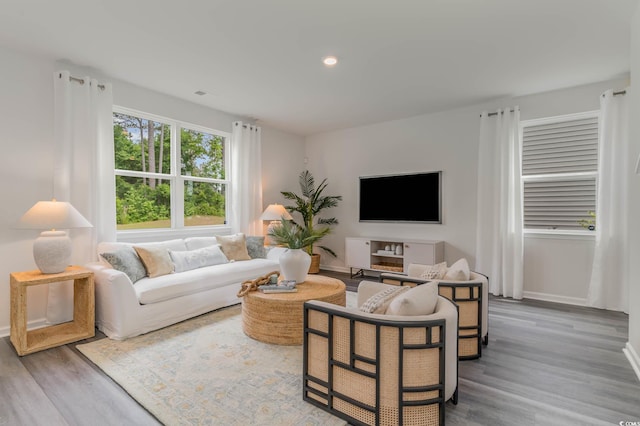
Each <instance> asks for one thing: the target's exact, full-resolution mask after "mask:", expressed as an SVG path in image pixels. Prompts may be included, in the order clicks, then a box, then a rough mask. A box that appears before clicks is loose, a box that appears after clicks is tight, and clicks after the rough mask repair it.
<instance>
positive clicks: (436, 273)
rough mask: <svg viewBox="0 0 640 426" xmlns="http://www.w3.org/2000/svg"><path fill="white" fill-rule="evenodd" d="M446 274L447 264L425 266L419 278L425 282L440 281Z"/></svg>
mask: <svg viewBox="0 0 640 426" xmlns="http://www.w3.org/2000/svg"><path fill="white" fill-rule="evenodd" d="M446 273H447V262H441V263H437V264H435V265H427V267H426V268H424V270H423V271H422V273H421V274H420V278H422V279H425V280H441V279H442V278H444V276H445V275H446Z"/></svg>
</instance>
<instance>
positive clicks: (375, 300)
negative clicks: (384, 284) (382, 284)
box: [359, 286, 410, 314]
mask: <svg viewBox="0 0 640 426" xmlns="http://www.w3.org/2000/svg"><path fill="white" fill-rule="evenodd" d="M409 289H410V287H400V286H399V287H389V288H387V289H385V290H382V291H380V292H378V293H376V294H374V295H373V296H371V297H370V298H368V299H367V300H366V301H365V302H364V303H363V304H362V305H360V308H359V309H360V310H361V311H362V312H366V313H368V314H384V313H385V312H386V310H387V307H388V306H389V303H391V301H392V300H394V298H395V297H397V296H398V295H399V294H402V293H405V292H407V291H408V290H409Z"/></svg>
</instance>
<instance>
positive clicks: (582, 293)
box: [306, 76, 628, 304]
mask: <svg viewBox="0 0 640 426" xmlns="http://www.w3.org/2000/svg"><path fill="white" fill-rule="evenodd" d="M627 85H628V77H627V76H623V77H622V78H619V79H615V80H611V81H607V82H600V83H595V84H591V85H587V86H580V87H575V88H570V89H565V90H558V91H553V92H548V93H541V94H535V95H529V96H521V97H518V98H505V99H502V100H499V101H495V102H491V103H486V104H482V105H475V106H470V107H466V108H461V109H456V110H452V111H445V112H440V113H435V114H427V115H422V116H417V117H412V118H406V119H402V120H395V121H389V122H384V123H378V124H374V125H369V126H362V127H357V128H351V129H345V130H340V131H335V132H329V133H322V134H316V135H312V136H309V137H307V138H306V150H307V154H306V155H307V157H308V159H309V170H311V171H312V172H313V173H314V175H315V176H316V178H324V177H327V178H328V179H329V187H328V191H329V192H330V193H331V194H332V195H342V196H343V198H344V200H343V202H342V203H341V204H340V205H339V206H338V207H337V208H336V209H334V211H333V212H331V213H332V215H335V216H336V217H337V218H338V219H339V221H340V225H339V226H337V227H335V229H334V232H333V233H332V234H331V235H330V236H329V237H328V238H327V239H326V241H325V242H326V245H328V246H329V247H331V248H332V249H334V251H336V253H337V254H338V258H337V259H334V258H331V257H330V256H328V255H323V256H322V265H323V267H325V268H328V269H336V270H344V271H347V270H348V269H347V266H348V265H345V263H344V259H345V255H344V239H345V238H346V237H350V236H364V237H389V238H394V239H402V238H413V239H427V240H434V239H436V240H443V241H445V243H446V244H445V259H446V261H447V262H448V263H452V262H454V261H456V260H457V259H458V258H460V257H462V256H464V257H466V258H467V259H468V260H469V262H470V264H471V265H474V264H475V239H476V226H477V224H476V201H477V200H476V192H477V191H476V176H477V158H478V130H479V115H480V112H481V111H483V110H485V109H486V110H489V111H490V110H493V109H495V108H497V107H507V106H514V105H518V106H520V110H521V119H522V120H528V119H534V118H541V117H549V116H556V115H564V114H571V113H577V112H584V111H591V110H596V109H598V108H599V96H600V94H601V93H602V92H604V91H605V90H607V89H610V88H614V89H621V88H624V87H626V86H627ZM430 170H442V171H443V223H442V224H441V225H434V224H391V223H390V224H371V223H359V222H358V199H357V195H358V188H357V184H358V177H359V176H363V175H378V174H389V173H405V172H416V171H430ZM388 196H389V198H390V200H389V199H386V200H385V202H394V200H393V194H389V195H388ZM423 196H424V194H420V192H419V191H417V192H416V195H415V197H414V199H412V200H402V202H406V203H413V204H415V205H416V208H419V205H420V201H421V197H423ZM381 201H382V199H381ZM592 258H593V239H592V238H582V239H565V238H562V239H556V238H539V237H527V238H526V239H525V292H527V293H525V294H526V295H527V297H536V298H543V299H549V300H556V301H562V302H566V303H577V304H580V303H583V302H584V299H585V298H586V295H587V285H588V282H589V278H590V273H591V267H590V265H591V261H592ZM541 265H544V268H543V269H541V267H542V266H541ZM567 271H571V273H568V272H567Z"/></svg>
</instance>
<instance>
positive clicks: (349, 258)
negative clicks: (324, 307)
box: [345, 237, 444, 278]
mask: <svg viewBox="0 0 640 426" xmlns="http://www.w3.org/2000/svg"><path fill="white" fill-rule="evenodd" d="M398 245H399V246H400V247H401V249H400V250H386V248H387V247H389V248H390V249H391V248H393V247H394V246H395V247H396V248H397V247H398ZM392 252H393V253H392ZM345 253H346V256H345V257H346V264H347V266H348V267H349V272H350V275H351V278H354V277H357V276H361V277H363V276H365V271H375V272H397V273H404V274H406V273H407V270H408V267H409V264H410V263H422V264H426V265H435V264H436V263H440V262H444V242H443V241H429V240H410V239H395V240H394V239H389V238H365V237H348V238H346V239H345ZM354 270H355V271H356V272H355V273H354Z"/></svg>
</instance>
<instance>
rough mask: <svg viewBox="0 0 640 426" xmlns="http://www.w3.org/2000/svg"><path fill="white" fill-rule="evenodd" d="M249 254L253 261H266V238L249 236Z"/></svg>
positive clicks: (247, 239)
mask: <svg viewBox="0 0 640 426" xmlns="http://www.w3.org/2000/svg"><path fill="white" fill-rule="evenodd" d="M246 241H247V252H249V257H250V258H252V259H264V258H265V257H267V252H266V251H265V249H264V237H253V236H247V238H246Z"/></svg>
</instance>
